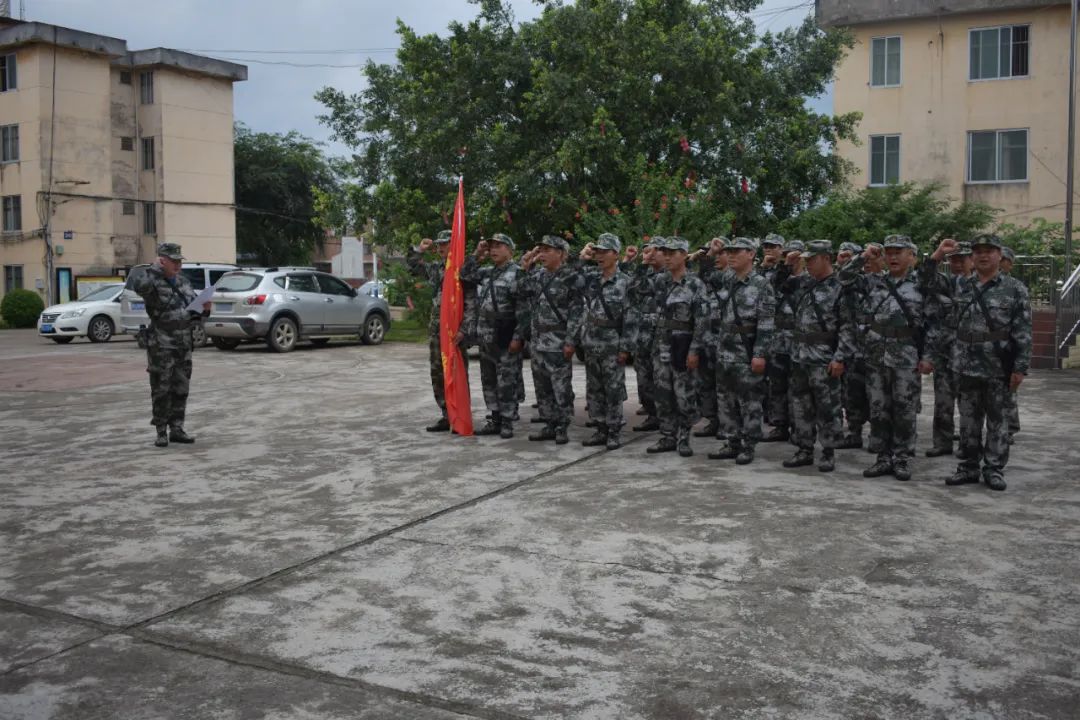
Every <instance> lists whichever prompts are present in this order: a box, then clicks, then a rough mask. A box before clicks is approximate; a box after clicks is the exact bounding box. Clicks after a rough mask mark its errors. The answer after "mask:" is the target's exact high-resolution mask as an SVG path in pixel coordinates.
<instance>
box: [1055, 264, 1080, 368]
mask: <svg viewBox="0 0 1080 720" xmlns="http://www.w3.org/2000/svg"><path fill="white" fill-rule="evenodd" d="M1058 286H1059V289H1058V290H1057V292H1056V293H1055V294H1056V295H1057V298H1056V300H1057V302H1056V303H1055V305H1056V306H1057V323H1056V324H1055V329H1054V347H1055V348H1057V367H1059V368H1060V367H1061V356H1062V354H1063V353H1064V352H1065V348H1066V347H1068V345H1069V343H1070V342H1072V339H1073V337H1075V336H1076V332H1077V330H1078V329H1080V265H1078V266H1077V267H1076V269H1075V270H1074V271H1073V273H1072V275H1070V276H1069V277H1068V279H1067V280H1065V282H1063V283H1058Z"/></svg>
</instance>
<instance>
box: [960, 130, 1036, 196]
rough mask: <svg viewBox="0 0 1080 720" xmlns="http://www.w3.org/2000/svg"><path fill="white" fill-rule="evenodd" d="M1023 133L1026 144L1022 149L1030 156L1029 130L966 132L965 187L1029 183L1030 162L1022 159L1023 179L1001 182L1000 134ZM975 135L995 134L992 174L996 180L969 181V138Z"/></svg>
mask: <svg viewBox="0 0 1080 720" xmlns="http://www.w3.org/2000/svg"><path fill="white" fill-rule="evenodd" d="M1021 131H1022V132H1023V133H1024V139H1025V140H1026V143H1025V145H1024V149H1025V150H1026V151H1027V154H1028V155H1030V154H1031V128H994V129H988V130H968V131H967V163H966V171H965V173H964V183H965V184H966V185H1022V184H1024V183H1029V182H1031V162H1030V161H1029V159H1028V158H1026V157H1025V158H1024V178H1023V179H1022V180H1001V179H1000V178H1001V134H1002V133H1007V132H1021ZM976 133H995V138H994V174H995V176H996V177H997V178H998V179H997V180H972V179H971V136H972V135H974V134H976Z"/></svg>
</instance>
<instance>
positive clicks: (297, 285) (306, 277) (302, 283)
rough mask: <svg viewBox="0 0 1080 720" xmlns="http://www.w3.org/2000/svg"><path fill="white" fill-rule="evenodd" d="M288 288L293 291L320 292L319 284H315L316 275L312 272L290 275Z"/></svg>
mask: <svg viewBox="0 0 1080 720" xmlns="http://www.w3.org/2000/svg"><path fill="white" fill-rule="evenodd" d="M288 289H289V290H292V291H293V292H310V293H317V292H319V286H318V285H316V284H315V276H314V275H312V274H310V273H305V274H303V275H290V276H289V287H288Z"/></svg>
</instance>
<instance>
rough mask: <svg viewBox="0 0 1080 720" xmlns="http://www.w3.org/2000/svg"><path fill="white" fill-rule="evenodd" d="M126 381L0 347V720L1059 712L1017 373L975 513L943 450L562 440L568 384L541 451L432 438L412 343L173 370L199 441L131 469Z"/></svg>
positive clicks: (1055, 595)
mask: <svg viewBox="0 0 1080 720" xmlns="http://www.w3.org/2000/svg"><path fill="white" fill-rule="evenodd" d="M144 368H145V356H144V355H143V353H142V352H141V351H139V350H138V349H137V348H136V347H135V346H134V344H133V343H131V342H130V341H128V340H126V339H123V338H120V339H117V340H116V341H114V342H111V343H108V344H105V345H92V344H89V343H85V342H82V341H79V342H76V343H73V344H71V345H67V346H54V345H53V344H52V343H49V342H47V341H45V340H40V339H38V338H37V337H36V336H35V335H34V334H33V333H32V332H31V333H27V332H23V331H2V332H0V461H2V462H3V467H4V468H5V471H4V472H3V475H2V477H0V497H2V498H3V502H2V503H0V547H2V548H3V551H2V553H0V718H4V719H5V720H7V718H19V719H23V718H35V719H37V718H50V719H52V718H57V719H60V718H63V719H69V718H70V719H78V720H96V719H99V718H100V719H101V720H105V719H112V718H125V719H127V718H147V719H150V718H200V719H202V718H212V719H219V718H220V719H223V720H224V719H226V718H227V719H230V720H232V719H234V718H281V719H284V718H363V719H365V720H366V719H369V718H371V719H374V718H420V719H427V718H439V719H441V718H454V717H466V718H468V717H473V718H597V719H599V718H620V719H628V720H630V719H636V718H643V719H644V718H648V719H652V718H657V719H665V720H666V719H669V718H671V719H679V720H682V719H688V720H689V719H697V718H748V719H749V718H850V717H860V718H897V719H900V718H903V719H905V720H907V719H910V718H950V719H952V718H1010V719H1011V718H1033V719H1034V718H1074V717H1076V716H1077V708H1080V554H1078V553H1077V550H1078V549H1080V523H1078V522H1077V521H1078V519H1080V488H1078V482H1077V481H1078V480H1080V471H1078V469H1077V468H1078V467H1080V443H1077V442H1076V438H1077V437H1078V435H1080V414H1078V413H1077V412H1076V404H1077V400H1078V399H1080V374H1077V373H1075V372H1072V373H1070V372H1064V373H1050V372H1036V373H1033V374H1032V376H1031V377H1030V378H1028V380H1027V382H1026V383H1025V384H1024V386H1023V387H1022V389H1021V420H1022V424H1023V431H1022V432H1021V434H1020V435H1019V436H1018V442H1017V445H1016V446H1014V449H1013V457H1012V461H1011V462H1010V465H1009V468H1008V470H1007V474H1006V478H1007V480H1008V481H1009V489H1008V491H1006V492H1005V493H991V492H990V491H988V490H986V489H985V488H983V487H981V486H966V487H961V488H946V487H945V486H944V484H943V482H942V480H943V478H944V477H945V476H946V475H947V474H948V473H949V472H950V471H951V469H952V467H953V464H954V462H955V461H954V460H953V459H951V458H938V459H933V460H929V459H926V458H922V457H920V458H919V459H918V460H917V461H916V463H915V466H914V471H915V479H914V480H913V481H911V482H909V483H899V482H897V481H895V480H893V479H892V478H881V479H875V480H865V479H863V478H862V476H861V471H862V469H864V468H865V467H866V466H868V465H869V464H870V463H871V461H872V458H871V456H870V455H868V454H866V453H865V452H862V451H855V450H848V451H840V452H839V453H838V463H837V464H838V470H837V472H835V473H833V474H831V475H822V474H820V473H818V472H817V471H816V470H814V469H813V468H801V469H799V470H795V471H792V470H785V469H783V468H782V467H781V466H780V461H781V460H782V459H784V458H785V457H787V456H788V455H789V454H790V448H789V447H788V446H786V445H784V446H781V445H762V446H760V447H759V453H758V458H757V460H756V461H755V462H754V463H753V464H752V465H750V466H747V467H737V466H735V465H734V463H733V462H723V461H712V460H708V459H707V458H706V457H705V453H706V451H708V450H710V449H712V444H713V443H712V442H707V441H704V440H701V439H697V438H695V443H694V447H695V450H696V451H697V454H696V455H695V457H693V458H691V459H682V458H679V457H677V456H674V455H662V456H647V455H646V454H645V446H646V443H647V442H649V441H650V440H651V438H650V437H647V436H642V435H640V434H631V433H627V438H628V439H630V440H631V441H632V442H630V443H629V444H628V445H627V446H625V447H624V448H622V449H620V450H618V451H615V452H606V451H603V450H597V449H595V448H583V447H581V445H580V442H579V441H580V440H582V439H584V438H585V437H586V436H587V433H588V431H587V430H586V429H585V428H584V421H585V416H584V412H583V408H582V406H583V402H582V399H583V397H584V372H583V369H582V368H581V367H580V366H578V367H576V368H575V386H576V387H577V394H578V399H579V401H578V412H577V416H576V418H575V424H574V427H573V428H572V429H571V443H570V444H569V445H565V446H555V445H554V444H552V443H543V444H540V443H530V442H529V441H528V440H527V439H526V438H525V435H527V433H528V432H529V426H528V423H527V422H522V423H520V424H519V425H518V427H517V430H518V432H517V437H516V438H515V439H513V440H511V441H502V440H499V439H497V438H458V437H450V436H447V435H443V434H437V435H436V434H430V433H426V432H424V431H423V426H424V425H426V424H428V423H429V422H431V421H432V420H433V419H434V412H433V408H434V403H433V401H432V399H431V392H430V387H429V385H428V379H427V377H428V376H427V348H426V346H423V345H409V344H387V345H383V346H380V347H366V346H362V345H358V344H337V343H334V344H332V345H331V346H329V347H327V348H321V349H313V348H300V349H298V350H297V351H296V352H294V353H291V354H288V355H275V354H272V353H269V352H268V351H266V350H265V348H263V347H261V346H251V347H243V348H241V349H240V350H239V351H237V352H228V353H227V352H220V351H217V350H215V349H213V348H208V349H204V350H200V351H198V352H197V353H196V355H195V376H194V378H193V381H192V389H193V390H192V396H191V399H190V402H189V413H188V423H187V425H188V428H189V430H190V431H191V432H192V433H193V434H195V435H196V436H197V438H198V440H197V442H196V444H195V445H194V446H190V447H183V446H173V447H170V448H168V449H165V450H159V449H157V448H154V447H153V446H152V441H153V432H152V429H151V428H150V426H149V424H148V420H149V404H150V403H149V390H148V387H147V383H146V379H145V373H144ZM471 369H472V374H473V377H472V380H473V390H474V392H473V396H474V397H473V407H474V417H476V418H477V419H479V418H480V417H482V410H481V408H482V406H483V403H482V401H481V399H480V394H479V372H478V368H477V367H476V365H475V363H474V364H473V366H472V368H471ZM630 376H631V378H632V373H630ZM631 382H632V380H631ZM530 385H531V378H529V376H528V373H527V376H526V386H527V389H528V394H529V398H530V400H529V401H527V402H526V404H525V405H524V406H523V407H522V415H523V417H525V418H527V417H528V416H530V415H532V414H533V412H534V411H532V410H531V409H530V408H529V407H528V402H531V397H532V391H531V387H530ZM629 394H630V395H631V397H633V396H634V391H633V388H632V387H631V388H630V393H629ZM923 405H924V408H925V409H926V411H925V412H924V413H923V415H922V416H921V417H920V443H919V446H920V451H921V450H924V449H925V448H926V446H927V443H928V440H929V420H930V418H929V411H930V409H931V408H932V396H931V394H930V390H929V387H928V388H927V389H926V393H925V394H924V401H923ZM636 407H637V404H636V403H635V402H632V401H631V402H628V403H627V413H628V418H629V419H630V420H631V421H632V422H633V421H634V417H633V411H634V409H635V408H636Z"/></svg>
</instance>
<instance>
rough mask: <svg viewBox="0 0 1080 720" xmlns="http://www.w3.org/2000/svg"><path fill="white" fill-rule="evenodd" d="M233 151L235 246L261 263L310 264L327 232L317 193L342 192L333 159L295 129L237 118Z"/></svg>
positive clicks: (323, 194)
mask: <svg viewBox="0 0 1080 720" xmlns="http://www.w3.org/2000/svg"><path fill="white" fill-rule="evenodd" d="M234 153H235V161H236V205H237V213H236V246H237V251H238V252H240V253H248V254H251V255H253V256H254V257H255V259H256V261H257V262H259V263H260V264H264V265H289V264H301V265H302V264H307V263H309V262H310V261H311V254H312V252H313V251H314V250H315V248H316V247H318V246H320V245H321V243H322V241H323V238H324V236H325V226H324V224H323V218H321V217H320V215H319V208H317V207H316V202H317V198H318V197H319V196H320V194H322V196H324V197H325V196H334V195H336V194H338V193H339V192H340V181H339V175H338V172H337V168H335V166H334V164H333V162H332V161H331V160H329V159H327V158H326V156H325V155H324V154H323V151H322V149H321V147H320V146H319V144H318V143H316V142H315V141H313V140H311V139H309V138H306V137H304V136H302V135H300V134H298V133H296V132H290V133H286V134H280V133H264V132H253V131H252V130H250V129H249V128H247V127H245V126H244V125H242V124H239V123H238V124H237V125H236V130H235V145H234ZM323 211H324V213H325V211H326V210H325V208H324V209H323Z"/></svg>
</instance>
